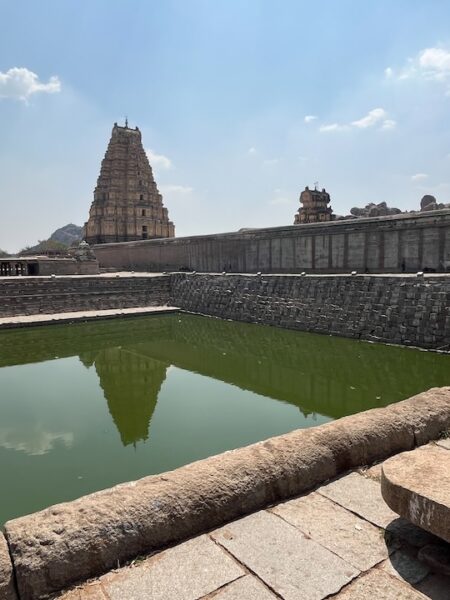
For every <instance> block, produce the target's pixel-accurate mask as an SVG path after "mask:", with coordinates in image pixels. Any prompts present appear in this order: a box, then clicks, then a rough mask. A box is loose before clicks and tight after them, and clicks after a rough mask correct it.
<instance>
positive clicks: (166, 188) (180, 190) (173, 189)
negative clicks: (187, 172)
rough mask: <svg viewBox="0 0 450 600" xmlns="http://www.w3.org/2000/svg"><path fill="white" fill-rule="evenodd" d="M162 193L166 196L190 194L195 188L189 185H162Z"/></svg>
mask: <svg viewBox="0 0 450 600" xmlns="http://www.w3.org/2000/svg"><path fill="white" fill-rule="evenodd" d="M161 191H162V192H163V193H165V194H190V193H191V192H193V191H194V188H191V187H190V186H188V185H176V184H173V185H170V184H169V185H162V186H161Z"/></svg>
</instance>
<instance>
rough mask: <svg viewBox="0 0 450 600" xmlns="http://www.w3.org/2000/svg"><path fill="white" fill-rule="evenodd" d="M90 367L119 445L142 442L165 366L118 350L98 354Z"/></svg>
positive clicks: (122, 349) (145, 437)
mask: <svg viewBox="0 0 450 600" xmlns="http://www.w3.org/2000/svg"><path fill="white" fill-rule="evenodd" d="M94 364H95V370H96V371H97V375H98V377H99V380H100V386H101V388H102V389H103V392H104V394H105V399H106V401H107V403H108V409H109V412H110V414H111V416H112V418H113V421H114V423H115V425H116V427H117V429H118V430H119V433H120V439H121V440H122V443H123V445H124V446H128V444H135V443H136V442H138V441H140V440H144V441H145V440H146V439H147V438H148V429H149V425H150V421H151V418H152V415H153V411H154V410H155V407H156V402H157V400H158V394H159V391H160V389H161V386H162V384H163V382H164V380H165V378H166V369H167V366H168V365H167V364H165V363H163V362H160V361H158V360H154V359H153V358H148V357H146V356H142V355H140V354H137V353H134V352H133V351H132V350H127V349H125V348H120V347H119V348H108V349H105V350H100V352H99V353H98V354H97V355H96V356H95V360H94Z"/></svg>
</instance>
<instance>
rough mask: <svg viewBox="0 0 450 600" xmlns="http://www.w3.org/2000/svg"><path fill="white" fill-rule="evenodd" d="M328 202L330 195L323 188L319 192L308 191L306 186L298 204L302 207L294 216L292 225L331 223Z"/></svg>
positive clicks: (331, 212)
mask: <svg viewBox="0 0 450 600" xmlns="http://www.w3.org/2000/svg"><path fill="white" fill-rule="evenodd" d="M329 202H330V194H328V193H327V192H326V191H325V188H323V189H322V191H319V190H318V189H317V188H315V189H314V190H310V189H309V187H308V186H306V187H305V189H304V190H303V192H302V193H301V194H300V204H302V205H303V206H301V207H300V208H299V210H298V212H297V213H296V214H295V219H294V225H299V224H301V223H322V222H324V221H332V220H333V217H334V215H333V210H332V208H331V206H328V203H329Z"/></svg>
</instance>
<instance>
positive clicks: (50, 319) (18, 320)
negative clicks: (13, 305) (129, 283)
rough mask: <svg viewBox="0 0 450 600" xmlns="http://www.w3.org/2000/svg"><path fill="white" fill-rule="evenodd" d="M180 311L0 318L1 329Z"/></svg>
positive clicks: (110, 311)
mask: <svg viewBox="0 0 450 600" xmlns="http://www.w3.org/2000/svg"><path fill="white" fill-rule="evenodd" d="M173 312H179V309H178V308H177V307H175V306H146V307H140V308H111V309H107V310H81V311H76V312H64V313H54V314H53V313H52V314H38V315H23V316H20V317H2V318H0V329H13V328H15V327H33V326H35V325H52V324H56V323H73V322H74V321H91V320H101V319H111V318H114V317H138V316H143V315H156V314H165V313H173Z"/></svg>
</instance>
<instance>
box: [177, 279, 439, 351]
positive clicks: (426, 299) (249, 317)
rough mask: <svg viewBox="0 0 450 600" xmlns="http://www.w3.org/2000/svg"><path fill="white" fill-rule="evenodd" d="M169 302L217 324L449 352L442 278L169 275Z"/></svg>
mask: <svg viewBox="0 0 450 600" xmlns="http://www.w3.org/2000/svg"><path fill="white" fill-rule="evenodd" d="M171 298H172V303H173V304H174V305H176V306H178V307H179V308H181V309H184V310H188V311H191V312H195V313H202V314H206V315H213V316H217V317H221V318H223V319H233V320H236V321H247V322H250V323H263V324H266V325H276V326H278V327H286V328H288V329H299V330H302V331H313V332H317V333H326V334H332V335H339V336H343V337H350V338H357V339H365V340H371V341H377V342H387V343H394V344H403V345H406V346H408V345H409V346H419V347H422V348H433V349H445V350H450V313H449V306H450V275H441V276H428V277H426V278H418V277H415V276H413V275H393V276H391V277H390V276H382V275H378V276H377V275H356V276H351V275H334V276H331V275H307V276H305V277H302V276H299V275H264V276H258V275H256V276H255V275H211V274H195V275H194V274H173V275H172V276H171Z"/></svg>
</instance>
